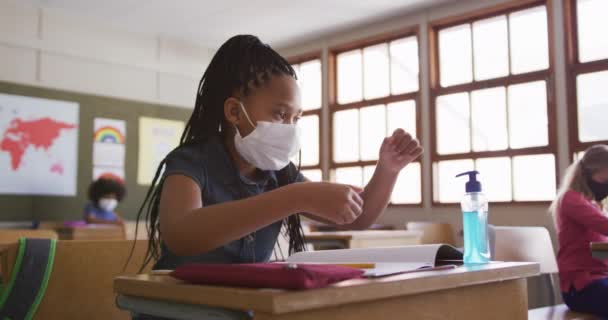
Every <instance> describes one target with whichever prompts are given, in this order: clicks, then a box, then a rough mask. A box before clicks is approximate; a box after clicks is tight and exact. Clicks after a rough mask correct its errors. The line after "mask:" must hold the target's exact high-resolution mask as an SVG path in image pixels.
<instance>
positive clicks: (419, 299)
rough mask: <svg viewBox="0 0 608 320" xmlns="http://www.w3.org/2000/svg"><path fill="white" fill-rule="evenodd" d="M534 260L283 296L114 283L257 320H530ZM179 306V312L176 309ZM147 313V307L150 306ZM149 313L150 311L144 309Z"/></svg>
mask: <svg viewBox="0 0 608 320" xmlns="http://www.w3.org/2000/svg"><path fill="white" fill-rule="evenodd" d="M539 270H540V269H539V265H538V264H537V263H527V262H496V263H491V264H487V265H480V266H473V267H459V268H456V269H451V270H441V271H427V272H418V273H409V274H401V275H395V276H391V277H385V278H379V279H353V280H348V281H343V282H341V283H338V284H334V285H332V286H329V287H327V288H323V289H315V290H304V291H283V290H268V289H264V290H256V289H245V288H229V287H213V286H199V285H190V284H186V283H184V282H182V281H180V280H177V279H174V278H172V277H169V276H162V275H147V274H146V275H135V276H121V277H117V278H115V279H114V292H115V293H117V294H119V295H120V297H137V298H143V299H147V300H148V301H151V302H154V301H156V303H160V304H163V305H165V306H167V305H171V304H172V303H173V304H176V305H179V306H182V310H183V306H186V307H187V306H209V307H216V308H225V309H228V310H241V311H247V310H251V311H253V313H254V319H256V320H258V319H264V320H266V319H273V320H275V319H289V320H300V319H322V320H324V319H336V320H342V319H344V320H346V319H349V320H363V319H467V320H475V319H495V320H501V319H505V320H506V319H509V320H517V319H527V315H528V298H527V288H526V279H525V278H526V277H531V276H535V275H538V274H539ZM178 309H179V308H178ZM148 310H149V309H148ZM146 311H147V310H146Z"/></svg>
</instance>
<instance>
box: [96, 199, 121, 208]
mask: <svg viewBox="0 0 608 320" xmlns="http://www.w3.org/2000/svg"><path fill="white" fill-rule="evenodd" d="M117 205H118V200H116V199H112V198H101V199H99V207H100V208H101V209H103V210H105V211H114V209H116V206H117Z"/></svg>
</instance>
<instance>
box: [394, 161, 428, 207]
mask: <svg viewBox="0 0 608 320" xmlns="http://www.w3.org/2000/svg"><path fill="white" fill-rule="evenodd" d="M391 202H392V203H394V204H416V203H421V202H422V185H421V174H420V163H418V162H414V163H410V164H408V165H407V166H406V167H405V168H404V169H403V170H401V172H400V173H399V176H398V177H397V183H395V188H394V189H393V194H392V195H391Z"/></svg>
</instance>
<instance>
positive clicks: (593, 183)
mask: <svg viewBox="0 0 608 320" xmlns="http://www.w3.org/2000/svg"><path fill="white" fill-rule="evenodd" d="M607 196H608V145H604V144H600V145H595V146H593V147H591V148H589V149H587V150H586V151H585V155H584V156H583V157H582V158H581V159H580V160H578V161H576V162H575V163H573V164H572V165H571V166H570V167H569V168H568V171H567V172H566V175H565V177H564V179H563V181H562V186H561V188H560V190H559V192H558V197H557V199H556V200H555V201H554V202H553V204H552V205H551V211H552V213H553V214H554V218H555V222H556V227H557V238H558V242H559V252H558V255H557V263H558V267H559V277H560V286H561V290H562V296H563V298H564V302H565V303H566V305H568V307H569V308H570V309H572V310H574V311H578V312H586V313H592V314H596V315H598V316H601V317H602V319H604V318H608V305H607V304H606V298H608V261H606V260H599V259H595V258H593V257H592V256H591V250H590V249H589V243H590V242H592V241H608V217H606V214H605V212H604V211H603V209H604V208H602V201H604V200H605V199H606V197H607Z"/></svg>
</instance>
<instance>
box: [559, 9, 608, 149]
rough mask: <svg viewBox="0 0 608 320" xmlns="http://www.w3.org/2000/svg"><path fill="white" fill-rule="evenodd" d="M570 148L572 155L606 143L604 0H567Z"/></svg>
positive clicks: (607, 95) (607, 42) (607, 53)
mask: <svg viewBox="0 0 608 320" xmlns="http://www.w3.org/2000/svg"><path fill="white" fill-rule="evenodd" d="M566 9H567V12H569V13H570V14H569V16H570V17H571V20H570V21H569V30H568V38H569V39H568V40H569V41H568V46H569V50H567V51H568V54H569V55H570V56H569V57H568V62H569V65H568V71H569V83H568V85H569V87H570V90H569V92H570V93H572V94H571V96H569V97H568V98H569V103H568V105H569V108H570V112H569V116H570V117H571V124H570V130H571V134H570V145H571V151H572V152H573V153H578V152H581V151H584V150H585V149H586V148H587V147H589V146H591V145H593V144H597V143H608V131H607V130H606V120H607V119H608V91H607V90H606V83H608V38H607V37H606V35H605V30H606V29H607V28H608V20H607V19H606V17H605V15H604V13H605V12H606V10H608V2H607V1H603V0H567V1H566Z"/></svg>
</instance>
